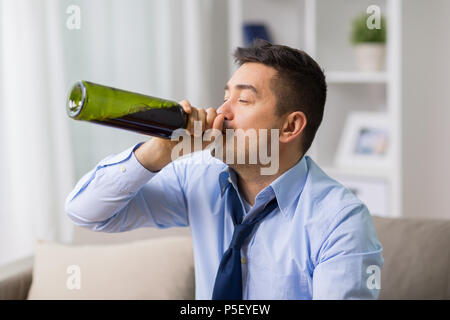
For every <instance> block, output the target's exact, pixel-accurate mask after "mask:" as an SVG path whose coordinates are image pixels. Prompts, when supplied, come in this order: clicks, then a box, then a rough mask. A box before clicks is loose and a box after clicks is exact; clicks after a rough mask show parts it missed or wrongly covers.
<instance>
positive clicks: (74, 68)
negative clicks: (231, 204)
mask: <svg viewBox="0 0 450 320" xmlns="http://www.w3.org/2000/svg"><path fill="white" fill-rule="evenodd" d="M449 16H450V1H448V0H434V1H426V0H407V1H402V0H370V1H366V0H338V1H336V0H277V1H275V0H95V1H89V0H0V152H1V156H0V168H1V179H0V264H7V263H10V262H12V261H15V260H18V259H21V258H24V257H28V256H32V255H33V250H34V246H35V243H36V241H37V240H38V239H46V240H51V241H56V242H60V243H67V244H69V243H70V244H94V243H118V242H126V241H131V240H136V239H146V238H150V237H162V236H166V235H174V234H176V235H178V234H183V235H189V229H173V230H153V229H138V230H134V231H131V232H127V233H123V234H101V233H94V232H92V231H88V230H84V229H81V228H78V227H75V226H74V224H73V223H72V222H71V221H70V220H69V219H68V218H67V216H66V214H65V212H64V201H65V198H66V197H67V195H68V194H69V192H70V191H71V190H72V188H73V187H74V186H75V183H76V182H77V181H78V180H79V179H80V178H81V177H82V176H83V174H85V173H86V172H88V171H89V170H91V169H92V168H94V167H95V166H96V164H97V163H98V162H99V161H100V160H102V159H103V158H105V157H106V156H108V155H111V154H116V153H119V152H121V151H123V150H125V149H127V148H129V147H131V146H132V145H134V144H136V143H137V142H140V141H145V140H146V139H148V138H149V137H148V136H144V135H140V134H135V133H132V132H127V131H122V130H118V129H113V128H108V127H103V126H98V125H94V124H92V123H86V122H80V121H73V120H71V119H70V118H69V117H68V116H67V114H66V109H65V107H66V98H67V93H68V91H69V89H70V87H71V85H72V84H73V83H74V82H75V81H77V80H81V79H82V80H89V81H92V82H96V83H100V84H105V85H109V86H112V87H117V88H122V89H125V90H129V91H135V92H140V93H144V94H148V95H152V96H156V97H162V98H167V99H171V100H175V101H179V100H182V99H188V100H189V101H190V102H191V103H192V105H193V106H196V107H201V108H208V107H216V108H217V107H219V106H220V105H221V103H222V101H223V95H224V92H223V88H224V85H225V84H226V82H227V81H228V79H229V77H230V76H231V75H232V74H233V72H234V70H235V69H236V67H235V65H234V63H233V59H232V52H233V51H234V49H235V48H236V47H237V46H246V45H248V43H249V42H250V41H251V40H252V39H254V38H255V37H261V38H266V39H268V40H270V41H271V42H273V43H276V44H284V45H289V46H293V47H295V48H299V49H302V50H305V51H306V52H307V53H308V54H310V55H311V56H312V57H314V58H315V59H316V60H317V62H318V63H319V64H320V65H321V66H322V67H323V68H324V71H325V74H326V77H327V83H328V99H327V103H326V106H325V115H324V120H323V122H322V126H321V127H320V129H319V131H318V134H317V136H316V140H315V142H314V144H313V146H312V148H311V150H310V151H309V155H310V156H311V157H312V158H313V159H314V160H315V161H316V162H317V163H318V164H319V165H320V166H321V167H322V168H323V169H324V171H326V172H327V173H328V174H329V175H330V176H331V177H333V178H335V179H337V180H338V181H339V182H341V183H342V184H344V185H346V186H348V187H349V188H350V189H351V190H352V191H353V192H355V194H356V195H357V196H358V197H360V198H361V199H362V200H363V201H364V202H365V203H366V204H367V205H368V207H369V209H370V211H371V213H372V214H373V215H376V216H382V217H392V218H400V217H413V218H427V219H428V218H430V219H450V186H449V181H450V169H449V164H450V144H449V140H450V126H449V125H448V122H449V119H450V60H449V59H448V58H449V57H450V31H449V30H450V19H449ZM361 17H362V19H361ZM370 26H372V27H373V28H375V29H377V30H378V32H377V33H376V35H375V36H373V33H372V34H371V35H367V33H366V29H368V28H369V27H370Z"/></svg>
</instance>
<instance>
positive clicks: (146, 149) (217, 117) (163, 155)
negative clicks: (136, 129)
mask: <svg viewBox="0 0 450 320" xmlns="http://www.w3.org/2000/svg"><path fill="white" fill-rule="evenodd" d="M179 104H180V106H181V107H182V108H183V110H184V112H186V113H187V114H188V121H187V126H186V130H187V131H188V132H189V133H190V134H191V139H192V143H191V145H193V139H194V137H195V136H197V137H199V136H200V132H194V123H195V121H200V122H201V135H203V133H204V132H205V131H206V130H208V129H217V130H219V131H221V132H222V128H223V121H224V118H225V117H224V115H223V114H217V112H216V109H214V108H208V109H198V108H194V107H192V106H191V104H190V103H189V101H187V100H183V101H181V102H179ZM194 135H195V136H194ZM178 143H179V142H178V141H172V140H170V139H163V138H157V137H153V138H151V139H149V140H148V141H147V142H145V143H144V144H142V145H141V146H140V147H139V148H138V149H136V150H135V151H134V154H135V156H136V159H137V160H138V161H139V162H140V163H141V164H142V165H143V166H144V167H145V168H146V169H147V170H150V171H152V172H156V171H159V170H161V169H162V168H163V167H165V166H166V165H167V164H169V163H170V162H171V161H172V159H171V155H172V149H173V148H174V147H175V146H176V145H177V144H178ZM206 145H207V144H206V143H205V144H202V146H203V148H204V147H205V146H206ZM191 150H192V151H194V150H193V148H191ZM183 155H185V154H183Z"/></svg>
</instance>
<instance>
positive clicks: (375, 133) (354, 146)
mask: <svg viewBox="0 0 450 320" xmlns="http://www.w3.org/2000/svg"><path fill="white" fill-rule="evenodd" d="M390 144H391V139H390V132H389V122H388V118H387V116H386V114H385V113H380V112H352V113H350V115H349V117H348V118H347V121H346V124H345V127H344V131H343V134H342V136H341V139H340V141H339V146H338V150H337V153H336V159H335V162H336V166H337V167H341V168H343V167H344V168H349V167H352V168H354V167H359V168H377V169H384V168H388V167H389V163H390V158H391V149H392V148H391V146H390Z"/></svg>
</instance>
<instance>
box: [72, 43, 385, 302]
mask: <svg viewBox="0 0 450 320" xmlns="http://www.w3.org/2000/svg"><path fill="white" fill-rule="evenodd" d="M235 57H236V61H237V62H238V63H239V65H240V68H239V69H238V70H237V71H236V72H235V74H234V75H233V77H232V78H231V79H230V80H229V82H228V83H227V85H226V87H225V99H224V103H223V104H222V106H220V107H219V108H218V109H217V110H215V109H213V108H209V109H207V110H204V109H197V108H194V107H192V106H191V105H190V104H189V102H188V101H182V102H181V103H180V104H181V105H182V106H183V109H184V110H185V111H186V112H187V113H188V114H189V121H188V122H189V124H188V130H189V131H190V132H192V131H193V128H194V127H195V123H194V121H201V122H200V123H201V124H202V126H201V130H202V131H201V132H204V131H206V130H208V129H215V130H219V131H221V132H225V131H226V130H225V129H235V130H237V129H242V130H243V131H244V132H247V131H250V130H255V129H256V130H257V132H258V135H261V132H263V131H261V130H259V129H278V131H274V132H278V133H277V135H276V136H275V138H276V139H275V140H273V135H271V137H270V141H272V142H273V141H275V142H276V143H277V144H279V148H278V150H277V154H276V155H273V154H272V155H271V156H272V157H273V156H277V159H278V161H279V163H278V170H277V172H276V173H274V174H270V175H264V174H261V169H262V168H264V167H267V163H265V164H264V163H262V161H258V162H257V163H253V164H251V163H248V161H246V162H245V163H237V162H236V161H231V162H230V164H227V163H224V162H223V160H222V159H218V158H217V157H216V154H215V152H214V153H212V152H211V150H209V149H207V150H203V151H199V152H195V153H193V154H192V157H182V158H179V159H176V160H175V161H172V151H173V150H174V148H175V146H176V145H177V142H176V141H170V140H163V139H157V138H154V139H150V140H149V141H147V142H145V143H143V144H138V145H136V146H134V147H132V148H130V149H129V150H126V151H124V152H123V153H121V154H118V155H115V156H112V157H108V158H106V159H104V160H103V161H101V162H100V163H99V165H98V166H97V167H96V168H95V169H93V170H92V171H91V172H89V173H87V174H86V175H85V176H84V177H83V178H82V179H81V180H80V181H79V182H78V184H77V185H76V187H75V189H74V190H73V191H72V192H71V194H70V195H69V196H68V198H67V202H66V211H67V214H68V215H69V217H70V218H71V219H72V220H73V221H74V222H75V223H76V224H77V225H79V226H82V227H86V228H90V229H91V230H95V231H103V232H122V231H127V230H131V229H134V228H138V227H154V226H156V227H159V228H166V227H172V226H190V228H191V231H192V240H193V247H194V260H195V281H196V298H197V299H211V298H213V299H373V298H377V297H378V295H379V270H380V269H381V267H382V264H383V258H382V248H381V245H380V243H379V242H378V239H377V236H376V234H375V231H374V227H373V224H372V219H371V216H370V214H369V212H368V210H367V208H366V206H365V205H364V204H363V203H362V202H361V201H360V200H358V199H357V198H356V197H355V196H354V195H353V194H352V193H351V192H350V191H349V190H348V189H346V188H345V187H343V186H342V185H341V184H339V183H338V182H336V181H334V180H332V179H331V178H329V177H328V176H327V175H326V174H325V173H324V172H323V171H322V170H321V169H320V168H319V167H318V166H317V165H316V164H315V163H314V161H313V160H312V159H311V158H310V157H308V156H305V153H306V151H307V150H308V149H309V147H310V146H311V143H312V141H313V139H314V136H315V133H316V131H317V129H318V127H319V125H320V123H321V121H322V116H323V109H324V105H325V100H326V83H325V77H324V74H323V72H322V70H321V69H320V67H319V66H318V65H317V63H316V62H315V61H314V60H313V59H312V58H311V57H309V56H308V55H307V54H306V53H304V52H303V51H300V50H295V49H292V48H289V47H286V46H279V45H272V44H270V43H268V42H265V41H262V40H260V41H256V42H254V43H253V45H252V46H250V47H249V48H238V49H237V50H236V53H235ZM258 130H259V131H258ZM234 139H235V137H233V138H231V139H229V138H228V137H227V138H226V139H224V140H223V141H225V147H228V146H229V145H231V141H234ZM268 140H269V139H267V141H268ZM218 141H219V140H218ZM259 142H260V143H259V145H258V147H263V146H262V145H261V140H259ZM234 149H235V151H236V154H239V153H244V154H245V156H246V160H247V158H249V156H250V155H251V153H252V152H254V151H252V149H250V148H249V147H248V145H245V149H244V150H237V149H236V145H235V146H234ZM200 158H202V159H203V160H205V159H206V161H189V160H192V159H194V160H195V159H196V160H199V159H200ZM235 159H236V157H234V158H233V159H232V160H235ZM168 254H170V253H168ZM377 271H378V272H377Z"/></svg>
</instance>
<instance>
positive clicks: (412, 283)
mask: <svg viewBox="0 0 450 320" xmlns="http://www.w3.org/2000/svg"><path fill="white" fill-rule="evenodd" d="M373 222H374V226H375V230H376V232H377V235H378V239H379V240H380V242H381V244H382V246H383V257H384V266H383V269H382V272H381V291H380V299H450V249H449V248H450V221H448V220H447V221H446V220H425V219H414V218H400V219H393V218H381V217H373Z"/></svg>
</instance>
